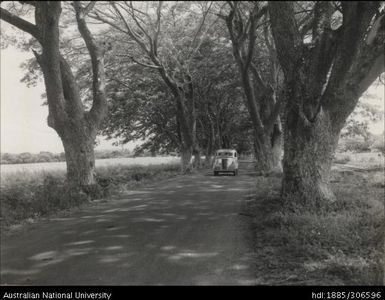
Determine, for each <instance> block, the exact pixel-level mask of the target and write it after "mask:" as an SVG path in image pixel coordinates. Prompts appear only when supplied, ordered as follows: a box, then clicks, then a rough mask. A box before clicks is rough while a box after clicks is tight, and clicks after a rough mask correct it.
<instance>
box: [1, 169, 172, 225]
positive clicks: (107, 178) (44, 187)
mask: <svg viewBox="0 0 385 300" xmlns="http://www.w3.org/2000/svg"><path fill="white" fill-rule="evenodd" d="M179 170H180V167H179V165H174V164H167V165H151V166H123V165H116V166H109V167H100V168H97V170H96V172H97V181H98V183H99V185H100V187H101V188H100V191H98V193H97V194H98V195H99V196H100V197H108V196H112V195H115V194H119V193H121V192H124V191H125V190H129V189H134V188H137V187H142V186H145V185H148V184H151V183H153V182H156V181H159V180H162V179H165V178H170V177H173V176H177V175H178V174H179ZM88 201H89V197H88V196H86V195H85V194H79V193H72V192H71V191H70V190H69V189H68V187H67V186H66V185H65V172H62V171H50V172H30V173H28V172H27V173H25V172H16V173H13V174H9V175H8V174H7V175H6V176H4V178H2V179H1V189H0V204H1V226H2V228H5V229H6V228H8V227H9V226H10V225H14V224H18V223H21V222H25V221H26V220H33V219H35V218H38V217H41V216H44V215H48V214H50V213H53V212H58V211H61V210H65V209H69V208H73V207H78V206H80V205H82V204H84V203H87V202H88Z"/></svg>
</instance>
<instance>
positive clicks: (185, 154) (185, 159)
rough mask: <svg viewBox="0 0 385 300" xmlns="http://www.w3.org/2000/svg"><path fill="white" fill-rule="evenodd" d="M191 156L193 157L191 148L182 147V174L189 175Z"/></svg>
mask: <svg viewBox="0 0 385 300" xmlns="http://www.w3.org/2000/svg"><path fill="white" fill-rule="evenodd" d="M192 155H193V151H192V147H182V151H181V172H182V173H183V174H185V173H190V172H191V171H192V169H193V164H192Z"/></svg>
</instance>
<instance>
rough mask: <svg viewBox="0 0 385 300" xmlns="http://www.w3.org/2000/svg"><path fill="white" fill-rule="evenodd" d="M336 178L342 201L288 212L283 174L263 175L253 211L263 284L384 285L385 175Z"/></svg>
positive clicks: (337, 173)
mask: <svg viewBox="0 0 385 300" xmlns="http://www.w3.org/2000/svg"><path fill="white" fill-rule="evenodd" d="M333 177H334V178H333V188H334V192H335V194H336V196H337V198H338V201H336V202H335V203H333V204H330V205H327V206H324V207H322V208H320V209H319V210H318V211H308V210H307V209H306V207H300V206H298V207H297V208H296V209H295V210H293V211H286V210H284V209H283V208H282V203H281V200H280V198H279V188H280V178H277V177H258V178H257V187H258V188H257V191H256V197H255V198H254V200H251V201H249V202H248V205H247V209H248V210H249V211H251V212H252V216H253V219H252V220H253V221H252V230H253V232H254V240H253V243H254V248H255V263H256V266H257V270H258V271H259V272H258V274H262V275H261V277H260V278H258V280H259V282H260V284H267V285H382V284H383V263H384V261H383V257H384V248H383V247H384V188H383V187H384V186H383V182H384V173H383V171H378V170H372V171H370V170H369V171H365V172H340V171H339V170H336V171H333Z"/></svg>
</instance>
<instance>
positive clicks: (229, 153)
mask: <svg viewBox="0 0 385 300" xmlns="http://www.w3.org/2000/svg"><path fill="white" fill-rule="evenodd" d="M217 156H231V157H232V156H233V153H232V152H218V153H217Z"/></svg>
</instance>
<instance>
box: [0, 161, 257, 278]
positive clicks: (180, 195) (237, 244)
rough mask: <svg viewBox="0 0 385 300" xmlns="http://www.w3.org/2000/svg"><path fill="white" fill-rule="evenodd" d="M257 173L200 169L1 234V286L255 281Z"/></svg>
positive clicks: (244, 170)
mask: <svg viewBox="0 0 385 300" xmlns="http://www.w3.org/2000/svg"><path fill="white" fill-rule="evenodd" d="M253 186H254V185H253V174H252V172H251V171H250V167H249V169H248V170H246V169H243V170H242V169H241V170H240V174H239V176H236V177H234V176H219V177H214V176H212V175H211V174H208V173H207V174H204V173H199V174H194V175H188V176H180V177H177V178H172V179H168V180H165V181H162V182H159V183H156V184H155V185H153V186H151V187H147V188H141V189H138V190H135V191H131V192H127V193H125V194H124V195H121V196H119V197H118V198H115V199H112V200H109V201H107V202H98V203H95V204H92V205H90V206H87V207H85V208H83V209H81V210H80V211H76V212H73V213H71V214H70V215H68V216H64V217H51V218H49V219H45V220H41V221H39V222H37V223H34V224H29V225H26V226H25V227H23V229H22V230H18V231H16V232H13V233H12V234H7V235H5V234H3V235H2V237H1V278H0V279H1V285H250V284H255V282H256V281H255V273H254V270H253V254H252V245H251V239H250V232H249V231H250V230H249V227H248V223H247V222H248V219H249V218H248V217H247V216H243V215H242V214H240V212H242V207H243V205H244V204H245V201H246V198H247V197H248V196H249V197H250V195H248V194H250V192H251V190H252V188H253Z"/></svg>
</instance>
